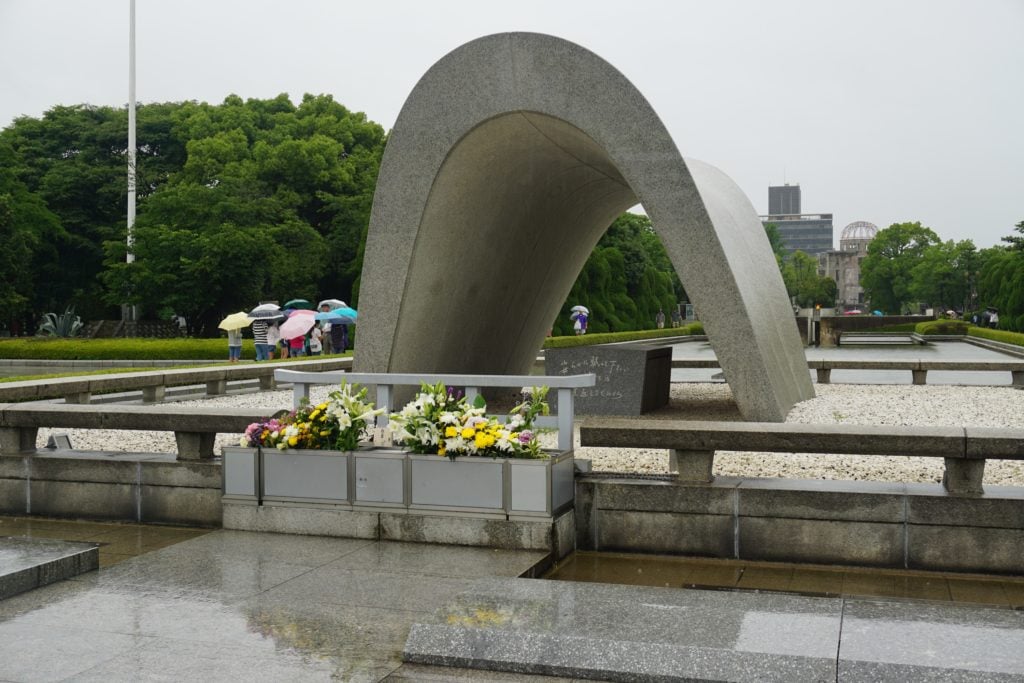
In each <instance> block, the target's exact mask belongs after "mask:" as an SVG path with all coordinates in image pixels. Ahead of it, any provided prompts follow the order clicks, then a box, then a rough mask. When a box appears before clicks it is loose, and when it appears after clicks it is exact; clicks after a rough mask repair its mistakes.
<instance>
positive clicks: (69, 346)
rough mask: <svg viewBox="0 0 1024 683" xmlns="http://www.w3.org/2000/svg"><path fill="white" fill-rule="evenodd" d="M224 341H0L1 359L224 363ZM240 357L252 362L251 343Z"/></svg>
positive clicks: (226, 346)
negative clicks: (250, 359) (217, 361)
mask: <svg viewBox="0 0 1024 683" xmlns="http://www.w3.org/2000/svg"><path fill="white" fill-rule="evenodd" d="M227 356H228V343H227V340H226V339H192V338H185V339H143V338H123V337H117V338H111V339H107V338H104V339H74V338H72V339H45V338H38V337H21V338H17V339H3V340H0V358H10V359H20V360H227ZM242 357H243V358H255V357H256V347H255V346H253V343H252V340H251V339H246V340H243V341H242Z"/></svg>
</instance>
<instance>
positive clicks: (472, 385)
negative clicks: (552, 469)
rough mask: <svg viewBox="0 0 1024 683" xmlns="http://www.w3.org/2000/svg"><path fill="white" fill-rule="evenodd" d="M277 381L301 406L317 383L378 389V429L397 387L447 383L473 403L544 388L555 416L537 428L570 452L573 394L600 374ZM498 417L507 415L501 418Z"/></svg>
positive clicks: (326, 375)
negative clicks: (493, 393)
mask: <svg viewBox="0 0 1024 683" xmlns="http://www.w3.org/2000/svg"><path fill="white" fill-rule="evenodd" d="M274 379H275V380H276V381H277V382H287V383H291V385H292V392H293V394H292V395H293V397H294V399H293V404H294V406H295V407H298V406H299V403H300V402H301V401H302V399H304V398H305V399H308V398H309V388H310V387H311V386H313V385H314V384H340V383H341V382H342V381H344V382H348V383H350V384H353V383H358V384H363V385H368V386H375V387H376V388H377V399H376V401H375V403H376V405H377V407H378V408H384V414H383V415H381V416H380V417H378V418H377V424H378V426H381V427H383V426H385V425H386V424H387V416H388V415H389V414H390V413H391V412H392V411H393V410H394V405H393V402H394V387H396V386H413V387H419V386H420V385H421V384H422V383H424V382H426V383H427V384H437V383H438V382H444V384H445V385H446V386H450V387H464V388H465V390H466V398H467V399H468V400H469V401H473V400H474V399H475V398H476V397H477V396H478V395H479V394H480V389H482V388H484V387H539V386H545V387H548V389H550V390H553V391H555V392H556V395H555V396H556V398H555V406H554V408H555V414H554V415H551V416H544V417H539V418H537V419H536V420H535V423H536V425H537V426H538V427H554V428H556V429H557V430H558V449H559V450H563V451H567V450H569V449H571V448H572V442H573V417H574V413H575V407H574V406H575V398H574V392H575V390H576V389H581V388H584V387H592V386H594V385H596V384H597V375H595V374H593V373H588V374H583V375H557V376H553V375H442V374H433V373H390V372H301V371H299V370H285V369H278V370H275V371H274ZM497 417H499V418H505V417H507V416H504V415H499V416H497Z"/></svg>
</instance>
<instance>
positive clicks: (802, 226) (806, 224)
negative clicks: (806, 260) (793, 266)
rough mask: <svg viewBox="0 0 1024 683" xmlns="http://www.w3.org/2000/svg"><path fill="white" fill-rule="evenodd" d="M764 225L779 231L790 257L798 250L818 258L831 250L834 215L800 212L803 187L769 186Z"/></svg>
mask: <svg viewBox="0 0 1024 683" xmlns="http://www.w3.org/2000/svg"><path fill="white" fill-rule="evenodd" d="M761 223H762V224H763V225H768V224H769V223H774V224H775V226H776V227H777V228H778V229H779V237H781V238H782V244H783V246H784V247H785V249H786V256H787V257H788V256H791V255H792V254H793V252H795V251H797V250H800V251H802V252H804V253H805V254H810V255H811V256H816V255H818V254H820V253H822V252H826V251H829V250H830V249H832V214H830V213H800V185H778V186H770V187H769V188H768V215H767V216H761Z"/></svg>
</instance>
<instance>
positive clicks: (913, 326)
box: [858, 323, 921, 332]
mask: <svg viewBox="0 0 1024 683" xmlns="http://www.w3.org/2000/svg"><path fill="white" fill-rule="evenodd" d="M920 324H921V323H900V324H898V325H883V326H882V327H872V328H870V331H871V332H916V331H917V326H918V325H920ZM858 331H860V330H858Z"/></svg>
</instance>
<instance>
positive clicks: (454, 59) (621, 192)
mask: <svg viewBox="0 0 1024 683" xmlns="http://www.w3.org/2000/svg"><path fill="white" fill-rule="evenodd" d="M638 202H639V203H640V204H642V205H643V207H644V210H645V211H646V212H647V214H648V216H649V217H650V218H651V222H652V224H653V226H654V228H655V230H656V231H657V234H658V236H659V237H660V239H661V241H662V242H663V243H664V245H665V248H666V249H667V251H668V254H669V256H670V258H671V259H672V263H673V265H674V266H675V268H676V271H677V272H678V273H679V276H680V278H681V280H682V282H683V286H684V287H685V288H686V291H687V293H688V294H689V295H690V297H691V298H692V300H693V303H694V304H695V305H696V307H697V310H698V311H699V312H700V316H701V319H702V321H703V322H704V326H705V330H706V332H707V334H708V337H709V340H710V342H711V344H712V346H713V348H714V349H715V352H716V354H717V356H718V360H719V363H720V365H721V367H722V370H723V372H724V373H725V378H726V380H727V381H728V383H729V385H730V387H731V389H732V392H733V395H734V397H735V399H736V401H737V403H738V405H739V408H740V411H741V412H742V414H743V416H744V417H745V418H746V419H747V420H762V421H781V420H783V419H784V418H785V416H786V413H787V412H788V411H789V409H790V408H791V407H792V406H793V405H794V404H795V403H796V402H798V401H801V400H804V399H807V398H810V397H812V396H813V395H814V390H813V387H812V385H811V381H810V373H809V372H808V370H807V362H806V360H805V357H804V353H803V347H802V345H801V342H800V338H799V335H798V332H797V329H796V325H795V324H794V321H793V313H792V309H791V308H790V305H789V302H788V300H787V297H786V291H785V287H784V285H783V283H782V278H781V276H780V274H779V270H778V268H777V267H776V264H775V259H774V257H773V255H772V251H771V247H770V246H769V244H768V240H767V237H766V236H765V232H764V230H763V228H762V226H761V223H760V221H759V220H758V217H757V213H756V211H755V210H754V208H753V206H752V205H751V203H750V201H749V200H748V199H747V197H746V196H745V195H744V194H743V192H742V191H741V190H740V189H739V188H738V187H737V186H736V184H735V183H733V182H732V180H730V179H729V178H728V177H727V176H726V175H725V174H723V173H722V172H721V171H719V170H718V169H716V168H714V167H712V166H709V165H708V164H705V163H702V162H699V161H695V160H690V159H687V160H685V161H684V159H683V157H682V156H681V155H680V153H679V151H678V149H677V148H676V146H675V143H674V142H673V141H672V138H671V137H670V136H669V134H668V131H667V130H666V129H665V126H664V125H663V124H662V122H661V120H660V119H659V118H658V116H657V114H655V112H654V110H653V109H652V108H651V106H650V104H648V102H647V101H646V100H645V99H644V97H643V95H641V94H640V92H639V91H638V90H637V89H636V88H635V87H634V86H633V85H632V84H631V83H630V82H629V81H628V80H627V79H626V78H625V77H624V76H623V75H622V74H621V73H619V71H617V70H616V69H615V68H614V67H612V66H611V65H610V64H608V63H607V62H606V61H604V60H603V59H601V58H600V57H598V56H597V55H595V54H593V53H592V52H590V51H588V50H586V49H584V48H582V47H580V46H579V45H576V44H574V43H571V42H568V41H565V40H562V39H559V38H555V37H552V36H548V35H542V34H535V33H505V34H496V35H491V36H485V37H483V38H480V39H477V40H474V41H472V42H470V43H467V44H465V45H463V46H461V47H459V48H457V49H456V50H454V51H453V52H451V53H449V54H448V55H446V56H445V57H443V58H442V59H441V60H440V61H438V62H437V63H436V64H435V65H434V66H433V67H431V68H430V70H429V71H427V73H426V74H424V76H423V77H422V78H421V79H420V81H419V83H417V85H416V86H415V88H413V91H412V93H411V94H410V95H409V98H408V99H407V100H406V102H405V105H404V106H403V108H402V110H401V113H400V114H399V116H398V120H397V121H396V123H395V126H394V129H393V130H392V132H391V134H390V138H389V140H388V144H387V148H386V150H385V153H384V157H383V160H382V162H381V169H380V176H379V178H378V181H377V189H376V194H375V196H374V202H373V209H372V212H371V217H370V224H369V229H368V234H367V240H366V252H365V256H364V261H363V274H362V288H361V295H360V302H359V303H360V306H359V309H360V311H359V318H360V320H359V323H360V325H359V332H358V338H359V353H358V354H357V356H356V370H357V371H360V372H451V373H475V374H526V373H527V372H528V371H529V368H530V367H531V365H532V364H533V362H534V358H535V356H536V354H537V349H539V348H540V347H541V344H542V342H543V340H544V336H545V334H546V333H547V331H548V328H549V327H550V325H551V321H552V320H553V319H554V318H555V316H556V315H557V314H558V311H559V309H560V307H561V305H562V302H563V301H564V300H565V298H566V296H568V294H569V290H570V288H571V287H572V284H573V282H574V281H575V279H576V277H577V275H578V274H579V272H580V270H581V268H582V267H583V264H584V262H585V261H586V259H587V257H588V256H589V254H590V253H591V251H592V250H593V248H594V246H595V244H596V243H597V241H598V240H599V239H600V237H601V235H603V234H604V232H605V230H607V228H608V226H609V225H610V224H611V222H612V221H613V220H614V219H615V217H616V216H618V215H619V214H620V213H622V212H623V211H624V210H626V209H627V208H629V207H630V206H633V205H635V204H637V203H638Z"/></svg>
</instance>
